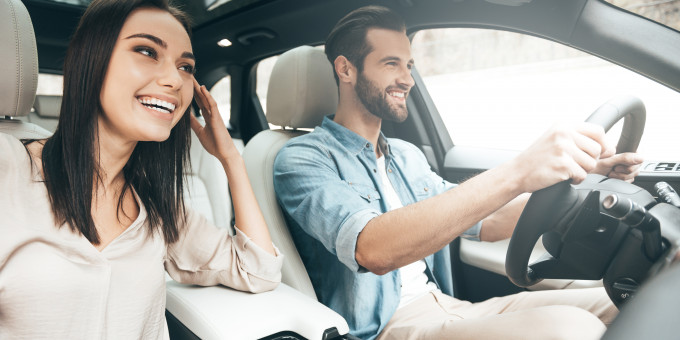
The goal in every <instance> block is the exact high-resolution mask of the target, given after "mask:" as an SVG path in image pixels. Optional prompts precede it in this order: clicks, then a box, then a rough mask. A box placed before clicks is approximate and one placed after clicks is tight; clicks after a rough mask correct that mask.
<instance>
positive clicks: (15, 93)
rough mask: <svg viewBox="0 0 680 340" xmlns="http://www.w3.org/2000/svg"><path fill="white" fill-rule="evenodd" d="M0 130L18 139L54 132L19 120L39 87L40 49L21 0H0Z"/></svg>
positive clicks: (25, 113)
mask: <svg viewBox="0 0 680 340" xmlns="http://www.w3.org/2000/svg"><path fill="white" fill-rule="evenodd" d="M0 32H2V33H1V34H0V60H2V66H0V132H2V133H7V134H10V135H13V136H15V137H17V138H46V137H49V136H50V135H51V133H50V132H49V131H47V130H45V129H43V128H41V127H39V126H37V125H35V124H31V123H28V122H25V121H21V120H19V119H17V118H18V117H23V116H26V115H28V113H29V112H30V111H31V107H32V106H33V100H34V99H35V91H36V88H37V87H38V49H37V47H36V44H35V33H33V23H32V22H31V17H30V16H29V15H28V10H26V7H25V6H24V4H23V3H22V2H21V1H20V0H0Z"/></svg>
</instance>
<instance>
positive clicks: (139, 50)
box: [135, 46, 158, 59]
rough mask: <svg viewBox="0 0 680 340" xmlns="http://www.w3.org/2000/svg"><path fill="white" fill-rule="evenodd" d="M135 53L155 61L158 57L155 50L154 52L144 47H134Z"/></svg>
mask: <svg viewBox="0 0 680 340" xmlns="http://www.w3.org/2000/svg"><path fill="white" fill-rule="evenodd" d="M135 52H137V53H141V54H143V55H145V56H147V57H151V58H154V59H156V57H157V56H158V54H157V53H156V50H154V49H153V48H151V47H146V46H139V47H135Z"/></svg>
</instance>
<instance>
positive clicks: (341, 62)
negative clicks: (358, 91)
mask: <svg viewBox="0 0 680 340" xmlns="http://www.w3.org/2000/svg"><path fill="white" fill-rule="evenodd" d="M333 64H334V65H333V66H334V67H335V73H336V74H337V75H338V79H339V80H340V82H341V83H354V82H355V81H356V68H355V67H354V65H352V63H351V62H350V61H349V60H347V58H345V56H343V55H340V56H338V57H337V58H335V62H334V63H333Z"/></svg>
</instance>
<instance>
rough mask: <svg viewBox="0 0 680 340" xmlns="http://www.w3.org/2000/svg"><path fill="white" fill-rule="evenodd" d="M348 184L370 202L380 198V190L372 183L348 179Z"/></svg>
mask: <svg viewBox="0 0 680 340" xmlns="http://www.w3.org/2000/svg"><path fill="white" fill-rule="evenodd" d="M347 185H349V187H350V188H352V190H354V191H355V192H356V193H357V194H359V196H361V198H363V199H365V200H366V201H367V202H369V203H372V202H374V201H376V200H379V199H380V194H379V193H378V190H376V189H375V187H374V186H372V185H368V184H362V183H356V182H353V181H347Z"/></svg>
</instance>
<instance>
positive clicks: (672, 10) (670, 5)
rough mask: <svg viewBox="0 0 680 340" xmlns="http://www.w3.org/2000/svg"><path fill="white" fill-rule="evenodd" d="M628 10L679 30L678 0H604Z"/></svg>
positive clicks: (679, 5)
mask: <svg viewBox="0 0 680 340" xmlns="http://www.w3.org/2000/svg"><path fill="white" fill-rule="evenodd" d="M606 1H607V2H609V3H611V4H613V5H615V6H618V7H621V8H623V9H625V10H627V11H629V12H633V13H635V14H638V15H641V16H643V17H645V18H648V19H652V20H654V21H656V22H659V23H662V24H664V25H666V26H668V27H671V28H674V29H676V30H679V31H680V1H678V0H606Z"/></svg>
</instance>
